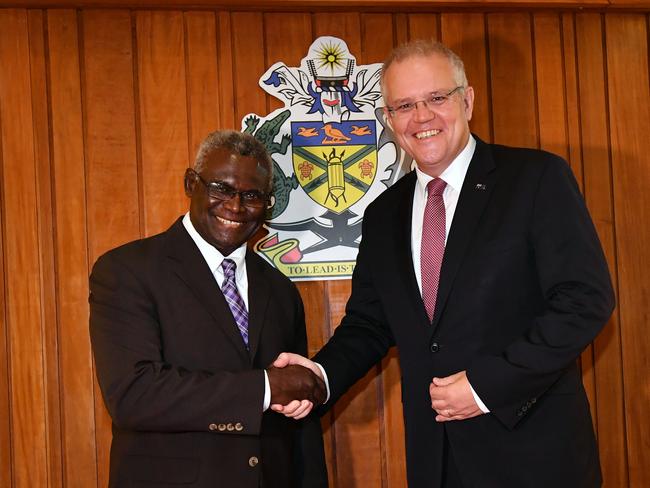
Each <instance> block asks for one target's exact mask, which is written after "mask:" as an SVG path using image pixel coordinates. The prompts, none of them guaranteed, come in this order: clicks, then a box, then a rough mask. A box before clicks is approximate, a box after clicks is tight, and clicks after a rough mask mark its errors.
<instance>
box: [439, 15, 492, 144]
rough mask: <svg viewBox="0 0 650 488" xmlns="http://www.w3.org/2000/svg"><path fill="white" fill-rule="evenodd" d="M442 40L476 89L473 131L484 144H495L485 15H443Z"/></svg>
mask: <svg viewBox="0 0 650 488" xmlns="http://www.w3.org/2000/svg"><path fill="white" fill-rule="evenodd" d="M441 17H442V19H441V24H442V38H441V41H442V42H444V43H445V44H446V45H447V46H449V47H450V48H451V49H453V50H454V52H455V53H456V54H458V55H459V56H460V57H461V59H462V60H463V63H464V64H465V74H466V75H467V81H468V82H469V84H470V86H472V87H473V88H474V112H473V114H472V120H471V123H470V128H471V130H472V132H473V133H475V134H476V135H478V136H479V137H480V138H482V139H483V140H484V141H487V142H491V141H492V138H493V137H492V125H491V123H490V121H491V118H492V117H491V107H490V97H489V96H488V94H489V93H490V84H489V80H490V77H489V73H488V63H487V52H486V46H485V44H486V42H485V41H486V34H485V16H483V15H481V14H465V13H463V14H455V13H452V14H442V16H441Z"/></svg>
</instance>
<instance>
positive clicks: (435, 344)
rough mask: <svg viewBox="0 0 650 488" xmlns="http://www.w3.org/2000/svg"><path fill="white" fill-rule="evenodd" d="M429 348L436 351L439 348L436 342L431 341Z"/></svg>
mask: <svg viewBox="0 0 650 488" xmlns="http://www.w3.org/2000/svg"><path fill="white" fill-rule="evenodd" d="M430 349H431V352H433V353H436V352H438V351H439V350H440V344H438V343H437V342H432V343H431V348H430Z"/></svg>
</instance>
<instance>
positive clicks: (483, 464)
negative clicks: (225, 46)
mask: <svg viewBox="0 0 650 488" xmlns="http://www.w3.org/2000/svg"><path fill="white" fill-rule="evenodd" d="M415 184H416V177H415V173H410V174H408V175H406V176H405V177H404V178H402V179H401V180H400V181H399V182H397V183H396V184H395V185H394V186H393V187H391V188H389V189H388V190H386V192H384V193H383V194H382V195H381V196H379V197H378V198H377V199H376V200H375V202H373V203H372V204H371V205H370V206H369V207H368V209H367V210H366V213H365V217H364V221H363V239H362V242H361V246H360V250H359V256H358V259H357V266H356V269H355V271H354V277H353V280H352V295H351V297H350V300H349V302H348V304H347V308H346V315H345V317H344V318H343V321H342V325H341V326H340V327H339V328H337V329H336V332H335V334H334V336H333V338H332V339H331V340H330V341H329V342H328V344H326V345H325V347H324V348H323V349H322V350H321V351H320V352H319V353H318V354H317V355H316V357H315V358H314V359H315V360H316V361H318V362H320V363H321V364H322V365H323V366H324V368H325V370H326V371H327V374H328V377H329V384H330V388H331V392H332V397H331V398H332V399H331V400H330V402H329V403H330V404H331V403H333V402H335V401H336V399H337V398H339V397H340V396H341V395H342V394H343V393H344V392H345V391H346V390H347V389H348V388H349V387H350V385H352V384H353V383H354V382H355V381H356V380H357V379H359V378H360V377H362V376H363V375H364V374H365V373H366V371H367V370H368V369H369V368H370V367H371V366H372V365H373V364H375V363H376V362H377V361H379V360H380V358H381V357H382V356H383V355H384V354H385V353H386V351H387V349H388V348H389V347H390V346H392V345H393V344H396V345H397V348H398V351H399V356H400V364H401V370H402V401H403V407H404V420H405V429H406V449H407V471H408V480H409V487H410V488H425V487H426V488H434V487H438V486H440V476H441V471H442V466H443V456H442V446H443V439H444V435H443V434H444V432H445V431H446V434H447V437H448V440H449V445H450V448H451V449H452V450H453V455H454V458H455V460H456V463H457V464H458V468H459V471H460V474H461V477H462V480H463V484H464V486H465V488H473V487H477V488H478V487H480V488H507V487H513V488H525V487H531V488H532V487H539V488H548V487H550V486H553V487H555V488H559V487H566V488H579V487H595V486H599V485H600V468H599V461H598V453H597V449H596V444H595V440H594V434H593V428H592V424H591V417H590V413H589V406H588V403H587V399H586V395H585V392H584V389H583V386H582V383H581V378H580V373H579V370H578V368H577V366H576V358H577V357H578V356H579V354H580V352H581V351H582V350H583V349H584V348H585V346H586V345H588V344H589V343H590V342H591V341H592V340H593V339H594V337H595V336H596V335H597V334H598V332H599V331H600V329H601V328H602V327H603V325H604V324H605V322H606V321H607V319H608V317H609V316H610V314H611V311H612V308H613V306H614V297H613V291H612V287H611V283H610V278H609V273H608V269H607V264H606V262H605V259H604V256H603V252H602V250H601V246H600V243H599V240H598V237H597V235H596V232H595V230H594V227H593V224H592V222H591V219H590V217H589V215H588V212H587V209H586V207H585V204H584V201H583V198H582V196H581V195H580V192H579V190H578V187H577V185H576V183H575V180H574V178H573V175H572V173H571V170H570V169H569V167H568V166H567V164H566V162H565V161H563V160H562V159H561V158H559V157H557V156H555V155H552V154H549V153H546V152H542V151H536V150H531V149H519V148H509V147H504V146H498V145H490V144H485V143H483V142H482V141H480V140H477V146H476V151H475V153H474V156H473V158H472V161H471V163H470V166H469V169H468V172H467V175H466V177H465V181H464V184H463V188H462V191H461V194H460V198H459V202H458V206H457V208H456V212H455V215H454V218H453V222H452V225H451V230H450V233H449V236H448V240H447V244H446V248H445V255H444V259H443V264H442V270H441V277H440V284H439V290H438V298H437V307H436V311H435V315H434V319H433V322H432V323H430V322H429V320H428V317H427V315H426V312H425V309H424V305H423V303H422V299H421V297H420V293H419V290H418V287H417V282H416V278H415V274H414V270H413V263H412V258H411V209H412V202H413V191H414V187H415ZM461 370H466V371H467V375H468V378H469V381H470V383H471V384H472V386H473V387H474V389H475V390H476V392H477V393H478V395H479V396H480V398H481V399H482V400H483V401H484V402H485V403H486V405H487V406H488V408H490V409H491V413H490V414H488V415H482V416H479V417H476V418H473V419H468V420H464V421H455V422H448V423H444V424H441V423H436V422H435V420H434V418H435V412H434V411H433V410H432V409H431V399H430V397H429V391H428V386H429V383H430V382H431V380H432V377H434V376H438V377H442V376H447V375H449V374H452V373H456V372H458V371H461Z"/></svg>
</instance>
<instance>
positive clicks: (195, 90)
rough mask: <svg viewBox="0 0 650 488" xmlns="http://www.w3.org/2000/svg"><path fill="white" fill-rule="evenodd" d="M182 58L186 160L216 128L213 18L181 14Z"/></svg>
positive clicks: (198, 13)
mask: <svg viewBox="0 0 650 488" xmlns="http://www.w3.org/2000/svg"><path fill="white" fill-rule="evenodd" d="M185 59H186V62H187V66H186V72H187V77H186V79H187V108H188V110H187V111H188V118H189V127H188V132H189V154H188V161H194V156H195V155H196V150H197V149H198V147H199V144H200V143H201V141H202V140H203V139H204V138H205V136H206V135H207V134H208V133H210V132H212V131H214V130H216V129H217V128H219V91H218V86H219V84H218V82H217V79H218V74H217V65H216V63H215V60H216V59H217V32H216V22H215V16H214V15H210V14H206V13H204V12H186V13H185Z"/></svg>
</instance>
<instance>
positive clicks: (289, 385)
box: [266, 352, 327, 419]
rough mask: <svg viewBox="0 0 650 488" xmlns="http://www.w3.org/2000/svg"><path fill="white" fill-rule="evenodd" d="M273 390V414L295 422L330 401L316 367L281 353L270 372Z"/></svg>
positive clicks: (303, 360)
mask: <svg viewBox="0 0 650 488" xmlns="http://www.w3.org/2000/svg"><path fill="white" fill-rule="evenodd" d="M266 373H267V375H268V378H269V385H270V387H271V410H273V411H274V412H278V413H281V414H284V415H285V416H287V417H290V418H293V419H301V418H303V417H306V416H307V415H308V414H309V413H310V412H311V410H312V409H313V408H314V407H315V406H318V405H321V404H323V403H325V400H327V389H326V386H325V382H324V380H323V375H322V372H321V370H320V369H319V368H318V366H316V363H314V362H313V361H310V360H309V359H307V358H305V357H303V356H300V355H298V354H292V353H286V352H283V353H281V354H280V355H279V356H278V357H277V359H276V360H275V361H274V362H273V364H272V365H271V366H269V368H268V369H267V370H266Z"/></svg>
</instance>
